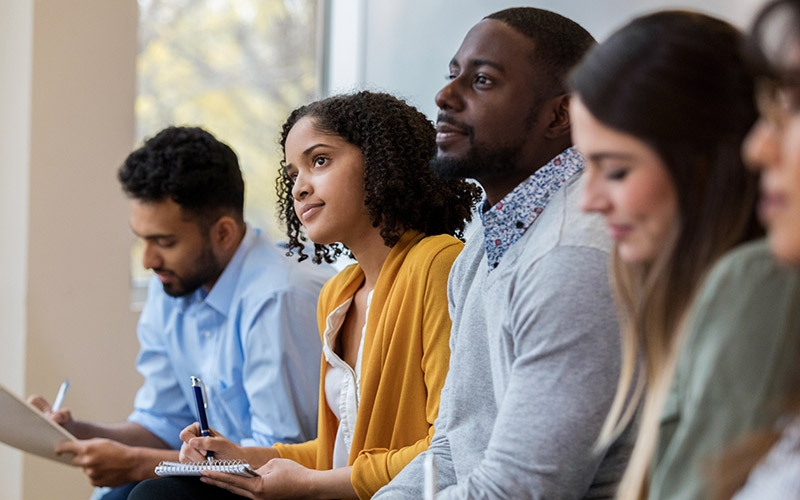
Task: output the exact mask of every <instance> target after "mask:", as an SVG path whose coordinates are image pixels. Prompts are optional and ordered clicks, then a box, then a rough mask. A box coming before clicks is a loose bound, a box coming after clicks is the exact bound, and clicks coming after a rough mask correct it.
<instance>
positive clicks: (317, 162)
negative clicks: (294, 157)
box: [314, 156, 328, 167]
mask: <svg viewBox="0 0 800 500" xmlns="http://www.w3.org/2000/svg"><path fill="white" fill-rule="evenodd" d="M327 163H328V159H327V158H325V157H324V156H317V157H316V158H314V166H315V167H324V166H325V165H326V164H327Z"/></svg>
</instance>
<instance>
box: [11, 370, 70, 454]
mask: <svg viewBox="0 0 800 500" xmlns="http://www.w3.org/2000/svg"><path fill="white" fill-rule="evenodd" d="M62 441H77V438H76V437H75V436H73V435H72V434H70V433H69V432H68V431H67V430H66V429H64V428H63V427H61V426H60V425H58V424H57V423H55V422H53V421H52V420H50V419H49V418H47V417H46V416H45V415H44V414H43V413H42V412H40V411H39V410H38V409H37V408H36V407H34V406H32V405H30V404H28V402H27V401H25V400H23V399H22V398H20V397H19V396H17V395H16V394H14V393H13V392H11V391H10V390H8V388H6V387H5V386H3V385H2V384H0V442H3V443H5V444H7V445H9V446H13V447H14V448H17V449H18V450H22V451H24V452H27V453H33V454H34V455H38V456H40V457H43V458H47V459H50V460H55V461H58V462H61V463H65V464H69V465H72V457H73V455H72V454H71V453H63V454H61V455H60V456H59V455H56V453H55V452H54V451H53V448H54V447H55V445H56V444H57V443H60V442H62Z"/></svg>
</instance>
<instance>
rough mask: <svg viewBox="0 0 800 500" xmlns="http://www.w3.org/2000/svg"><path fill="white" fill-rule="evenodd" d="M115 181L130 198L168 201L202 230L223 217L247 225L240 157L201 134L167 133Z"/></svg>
mask: <svg viewBox="0 0 800 500" xmlns="http://www.w3.org/2000/svg"><path fill="white" fill-rule="evenodd" d="M117 178H118V179H119V182H120V183H121V184H122V189H123V191H125V194H126V195H128V197H129V198H134V199H137V200H141V201H144V202H160V201H163V200H166V199H167V198H170V199H172V200H173V201H174V202H175V203H177V204H178V205H180V206H181V208H182V209H184V210H186V211H187V212H189V213H190V214H192V215H193V216H195V217H196V219H197V221H198V223H199V224H201V225H210V224H213V222H215V221H216V220H217V219H219V217H221V216H222V215H223V214H229V215H231V216H233V217H234V218H235V219H236V221H237V222H238V223H240V224H242V223H243V220H244V180H243V179H242V172H241V170H240V169H239V161H238V159H237V158H236V153H234V152H233V150H232V149H231V148H230V147H229V146H228V145H227V144H224V143H222V142H220V141H218V140H217V139H216V138H215V137H214V136H213V135H211V134H210V133H209V132H207V131H205V130H203V129H202V128H198V127H168V128H165V129H164V130H162V131H161V132H159V133H158V134H156V135H155V136H154V137H151V138H150V139H148V140H146V141H145V143H144V145H142V147H140V148H139V149H137V150H136V151H134V152H132V153H131V154H130V155H128V157H127V158H126V159H125V162H124V163H123V164H122V166H121V167H120V168H119V171H118V172H117Z"/></svg>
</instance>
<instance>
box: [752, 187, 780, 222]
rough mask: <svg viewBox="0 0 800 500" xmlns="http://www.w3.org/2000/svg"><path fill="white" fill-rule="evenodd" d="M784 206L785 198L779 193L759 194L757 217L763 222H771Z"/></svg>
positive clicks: (767, 192) (766, 192) (763, 192)
mask: <svg viewBox="0 0 800 500" xmlns="http://www.w3.org/2000/svg"><path fill="white" fill-rule="evenodd" d="M785 206H786V196H784V195H783V193H781V192H779V191H774V190H773V191H767V190H764V191H762V192H761V197H760V199H759V200H758V216H759V218H760V219H761V220H762V221H763V222H769V221H771V220H773V219H774V218H775V217H776V216H777V215H778V214H779V213H780V212H781V211H782V210H783V208H784V207H785Z"/></svg>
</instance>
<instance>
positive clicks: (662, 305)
mask: <svg viewBox="0 0 800 500" xmlns="http://www.w3.org/2000/svg"><path fill="white" fill-rule="evenodd" d="M740 40H741V36H740V34H739V32H738V31H737V30H736V29H735V28H733V27H732V26H730V25H729V24H727V23H725V22H723V21H720V20H718V19H715V18H712V17H709V16H706V15H702V14H698V13H690V12H683V11H670V12H660V13H655V14H651V15H647V16H644V17H640V18H637V19H635V20H633V21H632V22H631V23H630V24H628V25H626V26H624V27H623V28H621V29H620V30H619V31H617V32H616V33H614V34H613V35H612V36H611V37H610V38H609V39H608V40H607V41H606V42H604V43H602V44H600V45H599V46H597V47H596V48H595V49H594V50H593V51H591V52H590V53H589V54H588V55H587V57H586V58H585V59H584V61H583V62H582V63H581V64H580V65H579V66H578V67H577V68H576V70H575V71H574V72H573V74H572V76H571V80H570V81H571V84H572V89H573V101H572V104H571V110H570V111H571V114H572V121H573V138H574V140H575V144H576V146H577V147H578V149H579V150H580V151H581V152H582V153H583V154H584V156H585V157H586V160H587V169H586V172H585V173H584V176H585V186H584V192H583V208H584V210H586V211H589V212H597V213H600V214H602V215H603V216H604V218H605V220H606V223H607V225H608V231H609V235H610V236H611V237H612V239H613V240H614V243H615V250H614V254H613V257H612V267H613V287H614V291H615V295H616V299H617V303H618V309H619V315H620V322H621V328H622V345H623V361H622V362H623V366H622V370H621V377H620V382H619V387H618V392H617V395H616V400H615V402H614V404H613V406H612V409H611V412H610V414H609V416H608V419H607V421H606V425H605V426H604V429H603V431H602V434H601V436H600V444H601V445H607V444H608V443H610V442H611V441H612V440H613V437H614V436H615V435H617V434H618V433H619V432H620V431H621V430H622V429H624V428H625V425H626V424H627V423H628V422H629V421H630V420H631V419H633V418H635V416H636V412H637V408H641V412H642V414H641V420H640V430H639V436H638V438H637V442H636V445H635V448H634V452H633V454H632V457H631V460H630V463H629V466H628V468H627V470H626V473H625V476H624V477H623V480H622V483H621V484H620V488H619V492H618V497H619V498H624V499H635V498H645V497H647V495H648V484H649V474H650V469H651V456H652V455H653V453H654V451H655V449H656V444H657V439H658V432H659V424H660V416H661V410H662V406H663V403H664V400H665V398H666V394H667V392H668V388H669V384H670V380H671V374H672V371H673V367H674V362H675V357H676V350H677V347H678V345H679V340H680V332H681V330H682V328H683V324H684V322H685V319H686V316H687V311H688V310H689V308H690V304H691V302H692V299H693V297H694V296H695V294H696V292H697V289H698V287H699V285H700V284H701V282H702V281H703V279H704V277H705V276H706V274H707V272H708V270H709V269H710V267H711V266H712V265H713V264H714V263H715V262H716V260H717V259H718V258H719V257H720V256H721V255H722V254H724V253H725V252H726V251H728V250H729V249H730V248H732V247H734V246H735V245H737V244H739V243H741V242H743V241H746V240H748V239H750V238H752V237H754V236H755V235H757V234H758V233H759V228H758V225H757V224H756V222H755V221H754V217H753V204H754V200H755V195H756V190H757V187H756V181H755V176H754V175H752V174H749V173H747V172H746V171H745V169H744V167H743V165H742V161H741V159H740V155H739V151H740V145H741V142H742V139H743V138H744V136H745V134H746V132H747V130H748V129H749V128H750V126H751V125H752V124H753V122H754V121H755V118H756V110H755V107H754V104H753V92H752V84H751V80H750V78H749V75H748V74H747V71H746V68H745V65H744V62H743V58H742V57H741V55H740V53H739V44H740Z"/></svg>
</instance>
